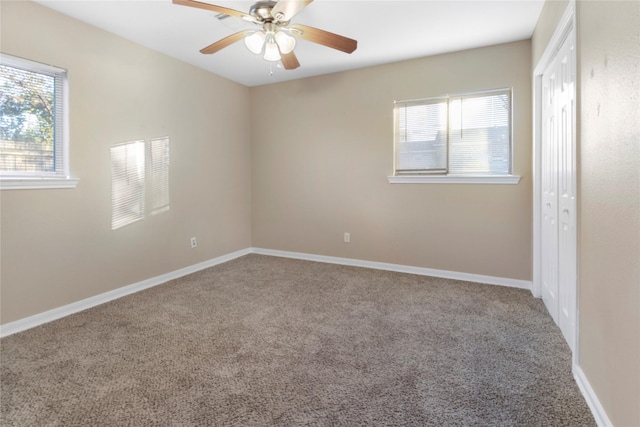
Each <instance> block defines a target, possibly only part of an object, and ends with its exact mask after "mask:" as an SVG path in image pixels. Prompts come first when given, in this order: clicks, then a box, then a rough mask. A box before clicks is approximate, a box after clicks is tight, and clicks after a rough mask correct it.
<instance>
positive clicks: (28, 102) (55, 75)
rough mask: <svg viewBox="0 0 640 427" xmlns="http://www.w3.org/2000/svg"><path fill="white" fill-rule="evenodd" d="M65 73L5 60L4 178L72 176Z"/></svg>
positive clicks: (0, 103)
mask: <svg viewBox="0 0 640 427" xmlns="http://www.w3.org/2000/svg"><path fill="white" fill-rule="evenodd" d="M65 85H66V71H65V70H62V69H60V68H56V67H52V66H50V65H45V64H40V63H38V62H33V61H29V60H26V59H22V58H17V57H14V56H11V55H7V54H4V53H3V54H1V55H0V111H1V115H0V176H1V177H2V178H10V179H11V178H20V177H25V178H66V177H68V169H69V168H68V164H67V161H66V158H67V147H66V144H67V142H66V140H65V139H66V138H65V129H64V126H65V122H66V120H65V114H66V105H65Z"/></svg>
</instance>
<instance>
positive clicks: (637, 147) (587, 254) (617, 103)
mask: <svg viewBox="0 0 640 427" xmlns="http://www.w3.org/2000/svg"><path fill="white" fill-rule="evenodd" d="M578 35H579V36H578V47H579V55H580V59H579V61H580V81H581V83H580V109H581V112H580V151H579V156H580V166H581V173H580V200H579V203H580V217H579V219H580V224H579V248H578V251H579V280H580V285H579V313H580V319H579V328H580V347H579V353H578V355H579V363H580V366H581V367H582V369H583V370H584V372H585V373H586V375H587V376H588V377H589V382H590V383H591V385H592V386H593V388H594V390H595V391H596V393H597V394H598V398H599V400H600V402H601V403H602V404H603V406H604V408H605V409H606V411H607V413H608V415H609V418H610V419H611V421H612V422H613V424H614V425H616V426H639V425H640V404H639V403H640V129H639V128H638V126H639V125H640V2H637V1H623V2H609V1H585V2H580V3H579V4H578Z"/></svg>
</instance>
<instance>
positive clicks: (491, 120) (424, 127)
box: [390, 89, 519, 182]
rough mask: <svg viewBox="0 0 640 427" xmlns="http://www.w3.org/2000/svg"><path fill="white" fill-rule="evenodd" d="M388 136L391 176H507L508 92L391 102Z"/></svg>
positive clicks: (508, 161)
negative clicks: (391, 146) (391, 128)
mask: <svg viewBox="0 0 640 427" xmlns="http://www.w3.org/2000/svg"><path fill="white" fill-rule="evenodd" d="M394 133H395V138H394V139H395V140H394V156H395V160H394V177H412V178H415V177H436V178H435V180H433V181H430V180H425V181H423V182H446V181H445V179H443V178H445V177H447V178H448V177H456V178H459V177H489V178H492V177H511V176H512V175H511V90H510V89H500V90H492V91H485V92H478V93H468V94H462V95H457V96H443V97H438V98H429V99H422V100H413V101H397V102H396V103H395V107H394ZM392 178H393V177H390V182H421V181H420V180H406V181H403V180H402V179H398V180H393V179H392ZM517 178H518V179H519V177H517ZM488 182H492V181H491V180H490V179H489V181H488ZM495 182H497V181H495Z"/></svg>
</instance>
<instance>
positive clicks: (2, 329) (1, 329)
mask: <svg viewBox="0 0 640 427" xmlns="http://www.w3.org/2000/svg"><path fill="white" fill-rule="evenodd" d="M250 253H251V249H250V248H247V249H242V250H239V251H236V252H232V253H230V254H227V255H222V256H220V257H217V258H214V259H211V260H209V261H203V262H201V263H198V264H194V265H191V266H189V267H185V268H181V269H179V270H175V271H172V272H170V273H167V274H162V275H160V276H156V277H152V278H151V279H147V280H143V281H141V282H138V283H134V284H133V285H129V286H124V287H122V288H118V289H114V290H113V291H109V292H105V293H103V294H100V295H96V296H94V297H90V298H86V299H83V300H81V301H77V302H74V303H71V304H68V305H65V306H62V307H58V308H54V309H53V310H49V311H45V312H44V313H39V314H36V315H33V316H30V317H26V318H24V319H20V320H16V321H15V322H10V323H7V324H6V325H2V326H0V337H6V336H9V335H13V334H15V333H18V332H22V331H25V330H27V329H31V328H35V327H36V326H40V325H43V324H45V323H49V322H52V321H54V320H58V319H61V318H63V317H65V316H69V315H71V314H74V313H77V312H80V311H83V310H86V309H88V308H92V307H96V306H98V305H100V304H104V303H106V302H109V301H112V300H115V299H118V298H122V297H124V296H126V295H130V294H133V293H136V292H139V291H142V290H144V289H148V288H152V287H154V286H157V285H161V284H163V283H166V282H168V281H170V280H174V279H177V278H179V277H183V276H186V275H188V274H191V273H195V272H197V271H200V270H204V269H205V268H209V267H213V266H215V265H218V264H222V263H225V262H227V261H231V260H232V259H235V258H239V257H241V256H244V255H248V254H250Z"/></svg>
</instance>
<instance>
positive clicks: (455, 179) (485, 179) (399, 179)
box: [387, 175, 520, 184]
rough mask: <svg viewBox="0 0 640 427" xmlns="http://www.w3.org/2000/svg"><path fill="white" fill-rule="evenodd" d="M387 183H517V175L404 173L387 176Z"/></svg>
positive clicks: (518, 178)
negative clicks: (402, 174)
mask: <svg viewBox="0 0 640 427" xmlns="http://www.w3.org/2000/svg"><path fill="white" fill-rule="evenodd" d="M387 179H388V181H389V184H517V183H519V182H520V176H519V175H500V176H489V175H438V176H435V175H431V176H429V175H404V176H389V177H387Z"/></svg>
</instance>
